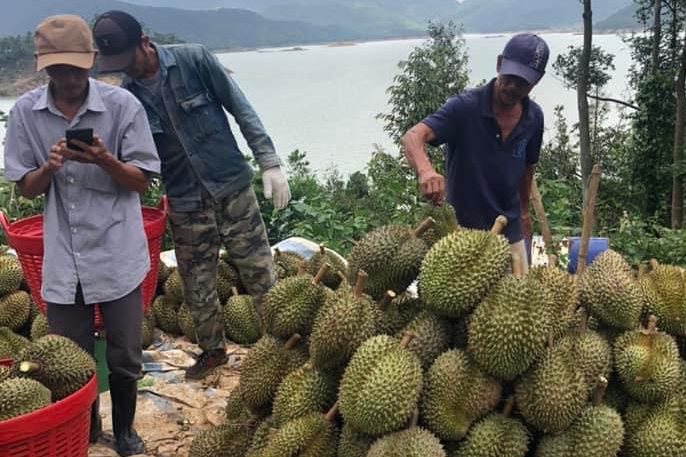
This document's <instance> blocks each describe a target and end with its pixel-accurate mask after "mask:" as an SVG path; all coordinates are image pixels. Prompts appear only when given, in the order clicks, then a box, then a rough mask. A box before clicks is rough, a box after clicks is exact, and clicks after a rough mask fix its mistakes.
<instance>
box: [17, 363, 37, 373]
mask: <svg viewBox="0 0 686 457" xmlns="http://www.w3.org/2000/svg"><path fill="white" fill-rule="evenodd" d="M38 370H40V365H38V364H37V363H35V362H28V361H26V360H25V361H23V362H21V363H20V364H19V371H20V372H22V373H33V372H35V371H38Z"/></svg>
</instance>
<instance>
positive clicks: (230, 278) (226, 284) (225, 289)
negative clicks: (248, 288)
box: [217, 259, 243, 303]
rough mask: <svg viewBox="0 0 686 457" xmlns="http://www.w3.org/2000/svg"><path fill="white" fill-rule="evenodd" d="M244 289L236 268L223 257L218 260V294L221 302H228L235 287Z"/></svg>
mask: <svg viewBox="0 0 686 457" xmlns="http://www.w3.org/2000/svg"><path fill="white" fill-rule="evenodd" d="M234 287H235V288H236V289H238V290H242V289H243V285H242V284H241V278H240V275H239V274H238V270H236V268H235V267H234V266H233V265H232V264H230V263H228V262H225V261H223V260H221V259H219V261H218V262H217V295H218V296H219V301H220V303H226V301H227V300H228V299H229V297H231V295H232V293H231V291H232V290H233V288H234Z"/></svg>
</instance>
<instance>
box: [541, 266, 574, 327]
mask: <svg viewBox="0 0 686 457" xmlns="http://www.w3.org/2000/svg"><path fill="white" fill-rule="evenodd" d="M529 277H530V278H532V279H534V280H536V281H539V282H540V283H541V284H542V285H543V287H544V288H545V289H546V290H547V291H548V293H549V294H550V296H551V298H552V301H551V305H552V313H553V315H554V316H555V318H554V319H553V321H552V338H553V339H554V340H557V339H559V338H560V337H562V335H564V334H565V333H566V332H567V329H568V328H569V327H571V326H572V325H573V322H574V313H575V311H576V307H577V305H578V303H579V292H578V288H577V286H576V282H575V280H574V277H573V276H572V275H570V274H569V273H567V272H566V271H563V270H561V269H559V268H556V267H534V268H532V269H531V270H530V271H529Z"/></svg>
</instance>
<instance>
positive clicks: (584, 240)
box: [576, 164, 603, 275]
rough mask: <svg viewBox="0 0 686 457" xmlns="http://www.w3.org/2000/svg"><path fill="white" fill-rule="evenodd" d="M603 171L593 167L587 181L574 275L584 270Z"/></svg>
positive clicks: (598, 167)
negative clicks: (579, 243)
mask: <svg viewBox="0 0 686 457" xmlns="http://www.w3.org/2000/svg"><path fill="white" fill-rule="evenodd" d="M602 171H603V169H602V167H601V166H600V165H599V164H595V165H593V171H592V172H591V177H590V178H589V179H588V190H587V192H588V193H587V194H586V206H585V207H584V211H583V213H584V214H583V216H584V223H583V228H582V230H581V245H580V246H579V258H578V259H577V261H576V264H577V267H576V274H578V275H580V274H582V273H583V272H584V270H585V269H586V255H588V241H589V239H590V238H591V231H592V230H593V216H594V214H595V200H596V197H597V195H598V185H599V184H600V175H601V173H602Z"/></svg>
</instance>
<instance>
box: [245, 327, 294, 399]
mask: <svg viewBox="0 0 686 457" xmlns="http://www.w3.org/2000/svg"><path fill="white" fill-rule="evenodd" d="M300 339H301V337H300V335H297V334H296V335H293V336H292V337H291V338H290V339H289V340H288V341H287V342H286V343H285V344H284V343H283V342H281V341H279V340H278V339H276V338H274V337H273V336H270V335H265V336H263V337H262V338H260V340H259V341H258V342H257V343H255V345H254V346H253V347H252V348H251V349H250V351H249V352H248V354H247V355H246V357H245V359H244V360H243V364H242V366H241V376H240V381H239V385H238V386H239V387H238V388H239V389H240V392H241V398H243V401H244V402H245V404H246V405H247V406H248V408H249V409H250V411H252V412H254V413H261V412H262V411H264V410H265V409H266V408H269V407H270V406H271V403H272V401H273V400H274V396H275V395H276V392H277V390H278V388H279V385H280V384H281V381H282V380H283V379H284V378H285V377H286V375H287V374H288V373H290V372H291V371H293V370H294V369H296V368H297V367H299V366H301V365H302V364H304V363H305V362H306V361H307V354H306V353H303V351H302V350H301V349H300V348H297V347H296V346H297V344H298V342H299V341H300Z"/></svg>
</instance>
